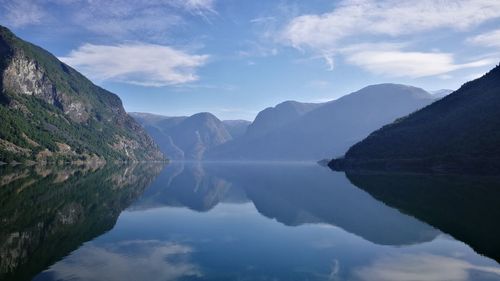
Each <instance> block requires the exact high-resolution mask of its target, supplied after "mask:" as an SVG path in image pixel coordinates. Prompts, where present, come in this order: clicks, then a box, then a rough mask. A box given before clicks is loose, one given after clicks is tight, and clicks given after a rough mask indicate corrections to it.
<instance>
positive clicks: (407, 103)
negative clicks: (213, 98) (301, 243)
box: [207, 84, 434, 161]
mask: <svg viewBox="0 0 500 281" xmlns="http://www.w3.org/2000/svg"><path fill="white" fill-rule="evenodd" d="M433 101H434V98H433V96H432V95H431V94H429V93H428V92H426V91H425V90H423V89H420V88H416V87H411V86H406V85H397V84H379V85H372V86H368V87H365V88H363V89H361V90H359V91H357V92H354V93H351V94H349V95H346V96H344V97H342V98H339V99H337V100H334V101H331V102H327V103H324V104H301V103H298V102H286V103H283V104H280V105H278V106H276V107H275V108H270V109H265V110H264V111H262V112H261V113H259V115H258V116H257V118H256V119H255V121H254V122H253V123H252V125H250V126H249V128H248V131H247V133H246V134H245V135H244V136H242V137H240V138H239V139H237V140H234V141H231V142H228V143H225V144H223V145H221V146H219V147H216V148H214V149H213V150H212V151H210V152H209V153H208V154H207V158H209V159H214V160H314V161H317V160H318V159H324V158H327V157H331V156H332V155H342V154H344V153H345V152H346V150H347V149H348V148H349V147H350V146H351V145H353V144H354V143H356V142H357V141H359V140H361V139H363V138H365V137H366V136H368V134H369V133H370V132H372V131H373V130H376V129H378V128H380V127H382V126H383V125H385V124H387V123H390V122H392V121H394V120H395V119H397V118H399V117H401V116H404V115H406V114H408V113H411V112H413V111H415V110H417V109H420V108H422V107H424V106H426V105H428V104H430V103H432V102H433Z"/></svg>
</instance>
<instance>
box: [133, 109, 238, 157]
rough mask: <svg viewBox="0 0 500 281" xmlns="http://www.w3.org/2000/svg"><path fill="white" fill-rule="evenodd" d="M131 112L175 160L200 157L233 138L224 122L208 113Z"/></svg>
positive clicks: (162, 148)
mask: <svg viewBox="0 0 500 281" xmlns="http://www.w3.org/2000/svg"><path fill="white" fill-rule="evenodd" d="M131 115H132V116H133V117H134V118H136V120H137V121H138V122H139V123H141V124H142V126H143V127H144V128H145V129H146V131H147V132H149V134H150V135H151V136H152V137H153V139H155V141H156V142H157V143H158V145H159V146H160V149H161V150H162V151H163V152H164V153H166V154H167V155H169V156H170V158H172V159H177V160H178V159H187V160H200V159H201V158H202V157H203V154H204V153H205V151H207V150H208V149H210V148H212V147H215V146H217V145H220V144H222V143H225V142H227V141H229V140H231V139H232V137H231V135H230V134H229V132H228V130H227V129H226V126H225V125H224V124H223V123H222V121H220V120H219V119H218V118H217V117H215V116H214V115H213V114H211V113H208V112H202V113H197V114H194V115H192V116H189V117H166V116H159V115H153V114H147V113H131Z"/></svg>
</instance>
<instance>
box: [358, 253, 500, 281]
mask: <svg viewBox="0 0 500 281" xmlns="http://www.w3.org/2000/svg"><path fill="white" fill-rule="evenodd" d="M470 270H475V271H477V272H479V273H483V274H484V273H486V274H493V275H494V276H497V277H500V269H499V268H496V267H487V266H477V265H473V264H471V263H469V262H467V261H463V260H459V259H456V258H451V257H443V256H436V255H429V254H420V255H410V254H408V255H398V256H393V257H385V258H382V259H380V260H377V261H376V262H375V263H373V264H372V265H370V266H367V267H362V268H359V269H357V270H356V271H355V272H354V275H355V276H356V277H358V278H359V279H361V280H370V281H413V280H422V281H465V280H469V271H470ZM475 274H477V273H475Z"/></svg>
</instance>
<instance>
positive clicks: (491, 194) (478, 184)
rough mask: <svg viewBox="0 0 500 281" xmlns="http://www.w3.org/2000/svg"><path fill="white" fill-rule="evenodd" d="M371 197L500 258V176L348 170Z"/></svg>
mask: <svg viewBox="0 0 500 281" xmlns="http://www.w3.org/2000/svg"><path fill="white" fill-rule="evenodd" d="M347 177H348V178H349V180H350V181H351V182H352V183H353V184H354V185H356V186H357V187H359V188H361V189H363V190H365V191H367V192H368V193H370V194H371V195H372V196H373V197H374V198H376V199H377V200H380V201H381V202H384V203H385V204H387V205H389V206H391V207H394V208H397V209H399V210H400V211H401V212H403V213H407V214H409V215H411V216H414V217H416V218H418V219H420V220H422V221H425V222H426V223H428V224H430V225H433V226H434V227H436V228H438V229H440V230H441V231H443V232H446V233H448V234H450V235H452V236H453V237H455V238H456V239H459V240H461V241H464V242H465V243H467V244H469V245H470V246H471V247H473V248H474V249H475V250H476V251H478V252H479V253H481V254H484V255H487V256H489V257H491V258H494V259H495V260H497V261H498V262H500V238H499V237H500V225H499V224H498V222H499V219H500V178H499V177H487V176H460V175H421V174H395V175H394V174H347Z"/></svg>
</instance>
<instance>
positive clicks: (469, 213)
mask: <svg viewBox="0 0 500 281" xmlns="http://www.w3.org/2000/svg"><path fill="white" fill-rule="evenodd" d="M499 183H500V179H499V178H496V177H466V176H430V175H411V174H407V175H401V174H400V175H384V174H347V175H346V174H344V173H337V172H332V171H330V170H329V169H327V168H324V167H321V166H318V165H316V164H234V163H233V164H227V163H226V164H200V163H171V164H169V165H168V166H166V167H163V166H159V165H143V164H141V165H135V166H120V167H116V166H106V167H101V168H81V167H80V168H74V167H73V168H70V167H64V168H53V169H47V168H36V167H35V168H31V169H21V168H15V167H3V168H2V170H1V178H0V203H1V205H0V220H1V223H2V229H1V230H0V280H152V281H155V280H158V281H160V280H162V281H164V280H375V281H376V280H395V281H396V280H398V281H405V280H412V281H413V280H431V281H433V280H436V281H441V280H500V265H499V261H500V226H499V219H500V184H499Z"/></svg>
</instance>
